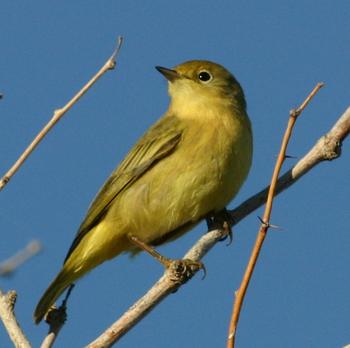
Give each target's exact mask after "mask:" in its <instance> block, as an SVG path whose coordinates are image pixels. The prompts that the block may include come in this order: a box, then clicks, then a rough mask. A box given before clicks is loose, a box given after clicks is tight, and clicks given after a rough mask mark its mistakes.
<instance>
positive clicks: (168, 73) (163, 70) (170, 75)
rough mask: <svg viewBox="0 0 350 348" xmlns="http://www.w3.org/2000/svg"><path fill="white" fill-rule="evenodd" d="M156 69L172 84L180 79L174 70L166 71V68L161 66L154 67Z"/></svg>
mask: <svg viewBox="0 0 350 348" xmlns="http://www.w3.org/2000/svg"><path fill="white" fill-rule="evenodd" d="M156 69H157V70H158V71H159V72H160V73H161V74H162V75H164V76H165V78H166V79H167V80H168V81H170V82H173V81H175V80H177V79H178V78H180V76H181V75H180V74H179V73H178V72H177V71H175V70H171V69H168V68H163V67H161V66H156Z"/></svg>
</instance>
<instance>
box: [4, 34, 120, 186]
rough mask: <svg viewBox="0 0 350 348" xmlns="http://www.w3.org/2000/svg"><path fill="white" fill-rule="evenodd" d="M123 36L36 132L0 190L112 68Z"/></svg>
mask: <svg viewBox="0 0 350 348" xmlns="http://www.w3.org/2000/svg"><path fill="white" fill-rule="evenodd" d="M122 42H123V38H122V37H121V36H120V37H119V38H118V43H117V48H116V49H115V50H114V52H113V54H112V55H111V57H110V58H108V60H107V62H106V63H105V64H104V65H103V67H102V68H101V69H100V70H99V71H98V72H97V73H96V75H95V76H94V77H93V78H92V79H91V80H90V81H89V82H88V83H87V84H86V85H85V86H84V87H83V88H82V89H81V90H80V91H79V92H78V93H77V94H76V95H75V96H74V97H73V98H72V99H71V100H70V101H69V102H68V103H67V104H66V105H65V106H64V107H63V108H62V109H57V110H56V111H55V112H54V114H53V117H52V118H51V120H50V121H49V122H48V123H47V124H46V125H45V127H44V128H43V129H42V130H41V131H40V132H39V133H38V135H37V136H36V137H35V138H34V140H33V141H32V142H31V143H30V144H29V146H28V147H27V148H26V149H25V150H24V152H23V153H22V154H21V156H20V157H19V158H18V160H17V161H16V162H15V163H14V164H13V166H12V167H11V168H10V169H9V170H8V171H7V173H6V174H5V175H4V176H3V177H2V178H1V179H0V191H1V190H2V189H3V188H4V187H5V185H6V184H7V183H8V182H9V181H10V179H11V178H12V176H13V175H14V174H15V173H16V172H17V171H18V169H19V168H20V167H21V166H22V164H23V163H24V162H25V160H26V159H27V158H28V157H29V156H30V154H31V153H32V152H33V151H34V150H35V148H36V147H37V146H38V145H39V143H40V142H41V141H42V140H43V139H44V137H45V136H46V134H47V133H48V132H49V131H50V130H51V129H52V128H53V127H54V125H55V124H56V123H57V122H58V121H59V120H60V119H61V118H62V117H63V116H64V115H65V113H66V112H67V111H68V110H69V109H71V107H72V106H73V105H74V104H75V103H76V102H77V101H78V100H79V99H80V98H81V97H82V96H83V95H84V94H85V93H86V92H87V91H88V90H89V89H90V88H91V87H92V86H93V85H94V84H95V82H96V81H97V80H98V79H99V78H100V77H101V76H103V75H104V74H105V73H106V72H107V71H108V70H112V69H114V68H115V66H116V58H117V55H118V53H119V51H120V48H121V45H122Z"/></svg>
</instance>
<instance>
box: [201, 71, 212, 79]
mask: <svg viewBox="0 0 350 348" xmlns="http://www.w3.org/2000/svg"><path fill="white" fill-rule="evenodd" d="M198 78H199V79H200V80H201V81H202V82H209V81H210V80H211V79H212V76H211V75H210V73H208V71H201V72H200V73H199V74H198Z"/></svg>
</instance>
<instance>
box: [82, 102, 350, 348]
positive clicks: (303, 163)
mask: <svg viewBox="0 0 350 348" xmlns="http://www.w3.org/2000/svg"><path fill="white" fill-rule="evenodd" d="M349 132H350V107H349V108H348V109H347V110H346V111H345V113H344V114H343V115H342V116H341V117H340V119H339V120H338V121H337V123H336V124H335V125H334V126H333V128H332V129H331V130H330V131H329V132H328V133H327V134H326V135H325V136H323V137H321V139H319V140H318V141H317V143H316V144H315V145H314V146H313V147H312V148H311V150H310V151H309V152H308V153H307V154H306V155H305V156H304V157H303V158H302V159H301V160H300V161H298V163H297V164H296V165H295V166H294V167H293V168H292V169H290V170H289V171H288V172H287V173H285V174H284V175H283V176H282V177H281V178H280V179H279V180H278V181H277V185H276V195H277V194H278V193H280V192H282V191H284V190H285V189H286V188H288V187H289V186H291V185H292V184H294V183H295V182H296V181H297V180H298V179H300V178H301V177H302V176H303V175H305V174H306V173H307V172H308V171H309V170H311V169H312V168H314V167H315V166H316V165H317V164H318V163H320V162H322V161H325V160H333V159H335V158H337V157H338V156H340V149H341V145H342V142H343V140H344V139H345V138H346V136H347V135H348V134H349ZM267 189H268V188H266V189H264V190H262V191H261V192H259V193H258V194H256V195H254V196H253V197H251V198H249V199H248V200H246V201H245V202H243V203H242V204H241V205H240V206H239V207H237V208H236V209H234V210H232V211H230V214H231V215H232V217H233V218H234V221H235V222H234V224H237V223H238V222H239V221H241V220H242V219H244V218H245V217H246V216H248V215H249V214H250V213H251V212H253V211H254V210H256V209H258V208H259V207H260V206H262V205H263V204H265V202H266V197H267ZM223 235H224V233H223V231H220V230H215V231H210V232H208V233H206V234H205V235H203V236H202V237H201V238H200V239H199V240H198V241H197V242H196V244H195V245H194V246H193V247H192V248H191V250H190V251H189V252H188V253H187V254H186V255H185V256H184V258H187V259H191V260H194V261H199V260H200V259H201V258H202V257H203V256H204V255H205V254H206V253H207V252H208V251H209V250H210V249H211V248H212V247H213V246H214V245H215V244H216V243H217V242H218V241H219V240H220V239H221V238H222V237H223ZM167 272H169V271H166V272H165V274H164V275H163V276H162V277H161V278H160V279H159V280H158V281H157V282H156V283H155V285H154V286H153V287H152V288H151V289H150V290H149V291H148V292H147V293H146V294H145V295H144V296H143V297H142V298H141V299H139V300H138V301H137V302H136V303H135V304H134V305H132V306H131V307H130V308H129V309H128V310H127V311H126V312H125V313H124V314H123V315H122V316H121V317H120V318H119V319H118V320H117V321H116V322H115V323H113V324H112V325H111V326H110V327H109V328H108V329H107V330H106V331H105V332H104V333H102V334H101V335H100V336H99V337H98V338H97V339H96V340H94V341H93V342H91V343H90V344H89V345H88V346H87V347H88V348H100V347H110V346H112V345H113V344H114V343H115V342H117V341H118V340H119V339H120V338H121V337H122V336H123V335H125V334H126V333H127V332H128V331H129V330H130V329H131V328H132V327H133V326H135V325H136V324H137V323H138V322H139V321H140V320H141V319H142V318H143V317H144V316H145V315H146V314H147V313H148V312H150V311H151V310H152V309H153V308H154V307H155V306H156V305H157V304H158V303H159V302H161V301H162V300H163V299H164V298H165V297H166V296H167V295H169V294H170V293H172V292H173V291H174V290H175V289H177V288H178V287H179V286H180V285H179V284H174V282H173V281H171V280H170V279H169V278H171V277H169V274H168V273H167Z"/></svg>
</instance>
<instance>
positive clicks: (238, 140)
mask: <svg viewBox="0 0 350 348" xmlns="http://www.w3.org/2000/svg"><path fill="white" fill-rule="evenodd" d="M157 70H158V71H159V72H161V73H162V74H163V75H164V76H165V77H166V78H167V80H168V82H169V95H170V97H171V101H170V105H169V108H168V111H166V113H165V114H164V115H163V116H162V117H161V118H160V119H159V120H158V121H157V122H156V123H155V124H154V125H153V126H152V127H151V128H150V129H149V130H148V131H147V132H146V133H145V134H144V135H143V136H142V138H141V139H140V140H139V141H138V142H137V143H136V144H135V146H134V147H133V148H132V149H131V151H130V152H129V153H128V154H127V156H126V157H125V159H124V160H123V161H122V162H121V163H120V165H119V166H118V167H117V168H116V169H115V170H114V171H113V173H112V174H111V176H110V177H109V178H108V180H107V181H106V183H105V184H104V185H103V187H102V189H101V190H100V192H99V193H98V194H97V196H96V198H95V200H94V201H93V203H92V205H91V206H90V208H89V210H88V212H87V215H86V217H85V219H84V220H83V222H82V224H81V225H80V228H79V230H78V233H77V235H76V237H75V239H74V241H73V244H72V245H71V247H70V249H69V251H68V255H67V257H66V259H65V262H64V265H63V267H62V269H61V271H60V272H59V273H58V275H57V276H56V278H55V279H54V281H53V282H52V283H51V285H50V286H49V288H48V289H47V290H46V292H45V293H44V295H43V297H42V298H41V300H40V302H39V304H38V305H37V307H36V309H35V313H34V320H35V322H36V323H38V322H40V321H41V320H42V318H43V317H44V315H45V313H46V312H47V311H48V309H49V308H50V306H51V305H52V304H53V303H54V302H55V300H56V299H57V298H58V297H59V296H60V295H61V293H62V292H63V291H64V290H65V289H66V288H67V287H68V286H69V285H70V284H72V283H73V282H75V281H76V280H77V279H78V278H80V277H82V276H83V275H84V274H85V273H87V272H88V271H90V270H91V269H93V268H94V267H96V266H98V265H99V264H101V263H102V262H104V261H106V260H109V259H111V258H113V257H115V256H117V255H119V254H121V253H122V252H135V245H134V244H133V243H132V242H131V241H130V239H129V238H128V235H129V234H131V235H134V236H135V237H137V238H138V239H139V240H141V241H143V242H145V243H147V244H149V245H159V244H162V243H164V242H167V241H169V240H173V239H175V238H178V237H179V236H181V235H182V234H183V233H185V232H187V231H188V230H189V229H191V228H192V227H193V226H194V225H196V224H197V223H198V222H199V221H201V220H202V219H204V218H206V217H207V216H208V215H210V214H214V213H216V212H219V211H221V210H223V209H224V208H225V206H226V205H227V204H228V203H229V202H230V201H231V200H232V198H233V197H234V196H235V195H236V193H237V192H238V190H239V189H240V187H241V185H242V184H243V182H244V180H245V178H246V176H247V174H248V171H249V168H250V165H251V160H252V148H253V144H252V131H251V126H250V121H249V118H248V116H247V113H246V102H245V98H244V94H243V90H242V88H241V86H240V85H239V83H238V82H237V80H236V79H235V78H234V77H233V76H232V75H231V73H230V72H229V71H227V70H226V69H225V68H224V67H222V66H221V65H219V64H216V63H212V62H209V61H202V60H193V61H188V62H185V63H183V64H180V65H178V66H176V67H175V68H173V69H167V68H162V67H157Z"/></svg>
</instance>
